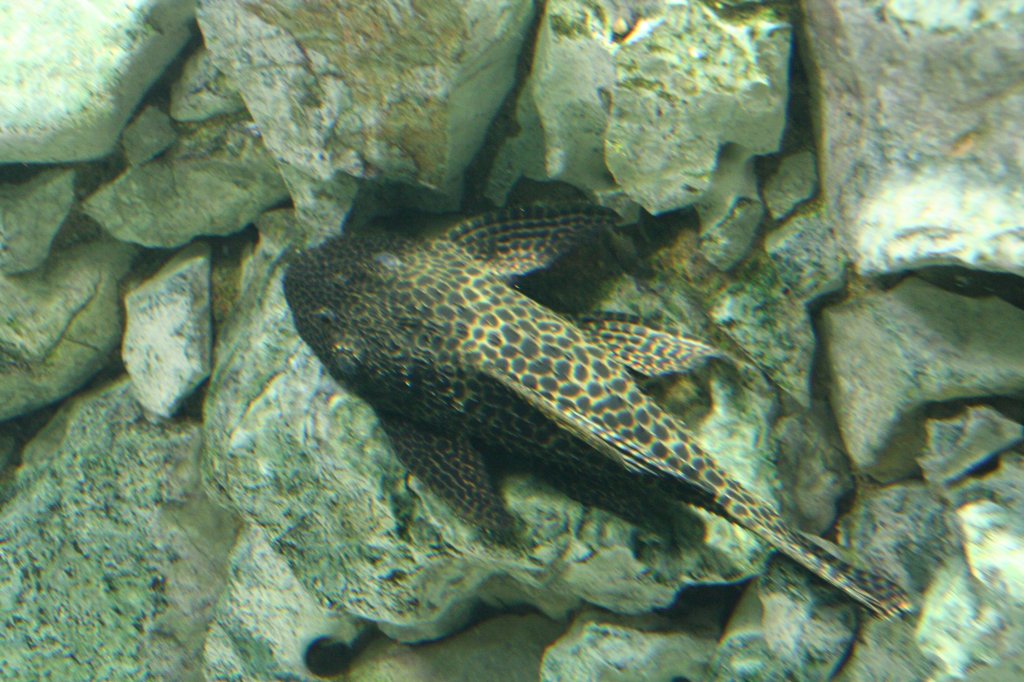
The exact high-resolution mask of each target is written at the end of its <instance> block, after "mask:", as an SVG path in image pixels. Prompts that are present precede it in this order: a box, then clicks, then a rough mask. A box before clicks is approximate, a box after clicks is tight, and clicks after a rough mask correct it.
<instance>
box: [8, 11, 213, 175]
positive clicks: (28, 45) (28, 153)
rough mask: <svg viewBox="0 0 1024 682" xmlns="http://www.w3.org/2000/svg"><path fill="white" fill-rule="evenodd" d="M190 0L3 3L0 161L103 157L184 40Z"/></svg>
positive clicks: (188, 33)
mask: <svg viewBox="0 0 1024 682" xmlns="http://www.w3.org/2000/svg"><path fill="white" fill-rule="evenodd" d="M194 13H195V3H194V2H193V1H192V0H143V1H141V2H133V3H124V2H120V1H116V0H96V1H95V2H91V3H89V5H88V7H84V8H80V9H73V10H69V8H68V7H67V6H65V5H60V4H57V5H46V6H43V7H40V6H39V5H38V4H37V3H35V2H32V0H9V1H8V2H4V3H3V6H2V7H0V26H7V27H9V28H14V33H8V36H10V37H11V39H12V40H13V42H8V43H7V46H8V49H5V50H4V51H3V56H2V57H0V91H2V92H3V93H4V96H3V97H0V162H2V163H11V162H14V161H21V162H30V163H39V162H53V161H77V160H81V159H96V158H99V157H102V156H106V155H107V154H109V153H110V152H111V151H112V150H113V148H114V145H115V143H116V142H117V137H118V135H119V134H120V132H121V128H122V126H123V125H124V123H125V121H127V120H128V117H129V116H131V114H132V111H133V110H134V109H135V106H136V104H138V102H139V100H140V99H141V98H142V95H143V94H144V93H145V92H146V90H147V89H148V88H149V86H150V85H151V84H152V83H153V82H154V81H155V80H156V79H157V78H158V77H159V76H160V74H161V73H163V70H164V67H165V66H167V64H169V63H170V61H171V60H172V59H174V57H175V55H176V54H177V53H178V50H180V49H181V48H182V46H183V45H184V44H185V43H186V42H187V41H188V39H189V35H190V31H189V27H190V24H191V22H192V19H193V16H194Z"/></svg>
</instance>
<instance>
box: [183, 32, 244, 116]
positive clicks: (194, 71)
mask: <svg viewBox="0 0 1024 682" xmlns="http://www.w3.org/2000/svg"><path fill="white" fill-rule="evenodd" d="M243 109H245V103H243V102H242V97H241V96H240V95H239V94H238V90H237V89H236V88H235V86H234V85H233V84H232V83H231V81H230V80H229V79H228V78H227V76H225V75H224V73H223V72H222V71H221V70H220V69H218V68H217V67H216V66H215V65H214V63H213V58H212V57H211V56H210V51H209V50H207V49H206V47H205V46H203V47H200V48H199V49H198V50H196V52H195V54H193V55H192V56H191V57H189V58H188V61H186V62H185V66H184V68H182V70H181V77H180V78H179V79H178V80H177V81H175V83H174V85H172V86H171V117H172V118H174V119H175V120H176V121H205V120H206V119H208V118H213V117H214V116H219V115H221V114H233V113H235V112H237V111H242V110H243Z"/></svg>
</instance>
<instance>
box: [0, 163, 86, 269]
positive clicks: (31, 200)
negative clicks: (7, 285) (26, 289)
mask: <svg viewBox="0 0 1024 682" xmlns="http://www.w3.org/2000/svg"><path fill="white" fill-rule="evenodd" d="M74 200H75V172H74V171H73V170H59V169H54V170H51V171H46V172H43V173H40V174H39V175H37V176H35V177H34V178H32V179H31V180H29V181H28V182H26V183H23V184H20V185H2V186H0V275H10V274H14V273H17V272H27V271H28V270H34V269H35V268H37V267H39V265H40V264H41V263H42V262H43V261H44V260H46V256H47V254H49V253H50V243H51V242H52V241H53V238H54V236H56V234H57V230H59V229H60V226H61V224H63V222H64V218H66V217H67V215H68V211H70V210H71V204H72V203H73V202H74Z"/></svg>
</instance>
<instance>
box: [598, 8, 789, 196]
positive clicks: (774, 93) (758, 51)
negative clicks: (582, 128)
mask: <svg viewBox="0 0 1024 682" xmlns="http://www.w3.org/2000/svg"><path fill="white" fill-rule="evenodd" d="M643 28H644V27H641V30H638V29H637V28H634V31H637V33H640V34H642V33H643V32H644V31H643V30H642V29H643ZM646 28H649V29H650V33H649V34H647V35H643V36H642V37H641V35H637V37H636V38H635V39H634V40H630V39H629V38H627V39H626V40H625V41H623V45H622V47H621V48H620V49H619V51H618V52H617V53H616V55H615V88H614V91H613V95H612V106H611V119H610V122H609V125H608V130H607V132H606V134H605V146H604V151H605V161H606V162H607V164H608V168H609V170H610V171H611V173H612V175H613V176H614V177H615V180H616V181H617V182H618V184H619V185H620V186H622V188H623V189H624V190H625V191H626V194H627V195H628V196H629V197H630V198H631V199H633V200H634V201H636V202H637V203H639V204H640V205H641V206H643V207H644V208H645V209H647V210H648V211H650V212H652V213H661V212H664V211H670V210H672V209H676V208H681V207H683V206H687V205H689V204H692V203H693V202H694V201H695V200H696V199H698V198H699V197H700V196H701V195H702V194H703V193H704V192H705V191H706V190H707V188H708V186H709V184H710V183H711V181H712V174H713V172H714V169H715V165H716V160H717V157H718V152H719V148H720V147H722V146H723V145H724V144H726V143H732V144H734V145H737V146H738V147H740V148H742V149H743V150H745V152H746V153H747V154H765V153H768V152H773V151H775V150H776V149H777V148H778V146H779V141H780V137H781V135H782V130H783V126H784V124H785V108H786V99H787V96H788V75H787V70H788V67H789V49H790V25H789V22H788V19H786V18H785V17H782V16H779V14H778V10H776V9H773V8H768V7H763V6H759V5H753V6H750V8H749V11H748V12H745V13H743V14H742V15H735V14H734V15H731V18H726V17H725V16H724V13H723V14H722V15H720V14H717V13H716V12H715V11H714V10H713V9H712V8H711V6H709V5H707V4H705V3H698V2H688V3H678V4H677V3H672V4H666V5H665V8H664V14H663V15H662V16H659V17H657V18H656V19H654V20H653V21H651V22H650V23H648V24H646Z"/></svg>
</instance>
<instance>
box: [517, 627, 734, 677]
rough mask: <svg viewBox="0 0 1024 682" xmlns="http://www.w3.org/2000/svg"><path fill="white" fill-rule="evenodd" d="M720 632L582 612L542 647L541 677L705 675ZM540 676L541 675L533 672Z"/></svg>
mask: <svg viewBox="0 0 1024 682" xmlns="http://www.w3.org/2000/svg"><path fill="white" fill-rule="evenodd" d="M715 639H716V633H714V632H706V631H705V632H702V631H697V630H681V629H678V626H676V629H672V624H671V623H668V622H662V621H659V620H658V619H655V618H650V617H648V618H630V619H627V618H622V617H616V616H614V615H611V614H604V613H600V612H591V613H584V614H583V615H581V616H579V617H578V618H577V619H576V620H575V622H573V624H572V627H571V628H569V631H568V632H566V633H565V634H564V635H562V636H561V637H560V638H559V639H558V641H556V642H555V643H554V644H552V645H551V646H550V647H548V649H547V651H546V652H544V662H543V664H542V666H541V671H540V678H539V679H540V680H541V681H542V682H576V681H579V682H626V681H629V680H678V679H688V680H703V679H707V672H708V662H709V659H710V657H711V652H712V651H713V650H714V646H715ZM534 679H537V678H534Z"/></svg>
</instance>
